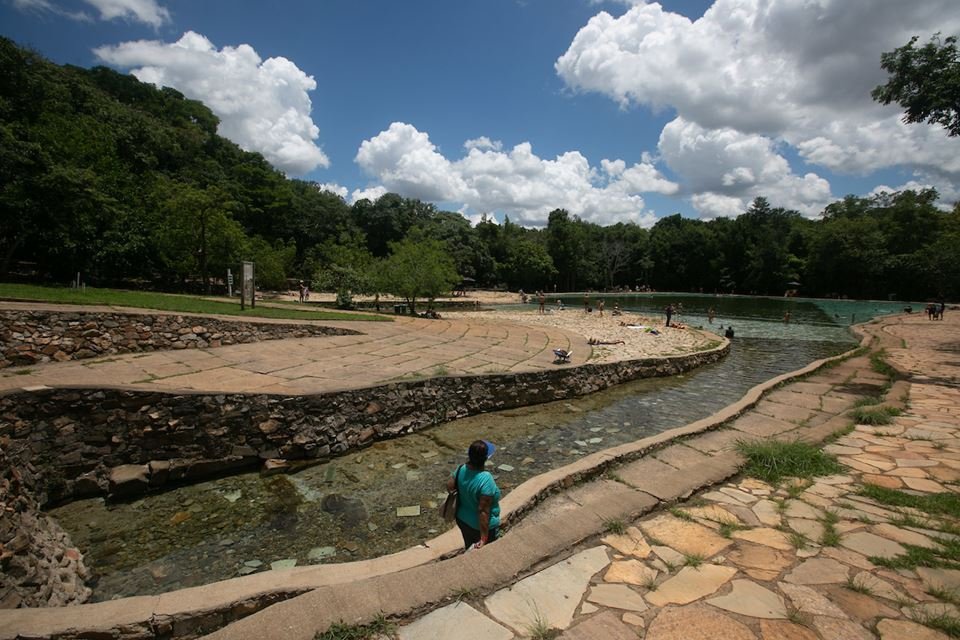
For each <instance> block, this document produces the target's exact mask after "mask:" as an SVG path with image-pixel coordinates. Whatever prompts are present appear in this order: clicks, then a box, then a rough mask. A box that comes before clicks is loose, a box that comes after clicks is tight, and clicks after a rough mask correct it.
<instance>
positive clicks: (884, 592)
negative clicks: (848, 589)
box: [853, 571, 904, 602]
mask: <svg viewBox="0 0 960 640" xmlns="http://www.w3.org/2000/svg"><path fill="white" fill-rule="evenodd" d="M853 581H854V583H856V584H857V585H859V586H862V587H866V588H867V589H869V590H870V592H871V593H872V594H873V595H876V596H880V597H881V598H886V599H887V600H893V601H894V602H898V601H900V600H902V599H903V598H904V595H903V593H902V592H900V591H897V589H895V588H894V587H893V585H891V584H890V583H889V582H887V581H886V580H883V579H882V578H878V577H877V576H875V575H873V574H872V573H870V572H869V571H861V572H860V573H858V574H857V575H855V576H854V577H853Z"/></svg>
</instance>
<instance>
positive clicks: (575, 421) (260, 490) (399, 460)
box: [51, 294, 900, 600]
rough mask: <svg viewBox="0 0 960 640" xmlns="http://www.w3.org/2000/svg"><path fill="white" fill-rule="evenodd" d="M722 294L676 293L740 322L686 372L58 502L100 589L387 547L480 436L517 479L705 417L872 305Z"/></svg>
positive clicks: (634, 304)
mask: <svg viewBox="0 0 960 640" xmlns="http://www.w3.org/2000/svg"><path fill="white" fill-rule="evenodd" d="M665 298H667V296H665V295H663V294H660V295H655V296H649V295H647V296H642V297H639V298H637V300H636V301H633V300H630V301H627V300H626V299H623V300H622V303H621V304H622V305H623V306H624V307H625V308H628V309H637V310H643V311H645V312H648V313H652V312H659V310H660V309H661V308H662V306H664V305H665V304H666V303H667V302H666V300H665ZM725 300H726V299H725V298H714V297H712V296H669V301H672V302H677V301H683V303H684V308H685V311H684V314H683V317H682V319H683V320H684V321H685V322H687V323H688V324H691V325H696V324H703V325H704V326H705V327H707V328H710V327H711V325H709V323H708V322H707V319H706V315H705V312H706V309H707V308H708V306H714V307H715V308H716V309H717V312H718V316H717V318H716V320H715V321H714V325H712V326H714V327H716V328H717V330H718V332H719V326H720V325H721V324H723V325H727V324H734V326H735V328H736V331H737V338H736V339H735V340H734V344H733V348H732V349H731V352H730V355H729V356H728V357H727V358H725V359H724V360H723V361H721V362H718V363H716V364H713V365H708V366H706V367H703V368H701V369H698V370H695V371H693V372H690V373H688V374H686V375H683V376H677V377H673V378H660V379H651V380H642V381H637V382H632V383H628V384H625V385H621V386H619V387H616V388H614V389H610V390H608V391H604V392H600V393H597V394H593V395H591V396H588V397H584V398H579V399H576V400H573V401H564V402H557V403H551V404H547V405H539V406H534V407H526V408H522V409H515V410H511V411H504V412H498V413H491V414H485V415H480V416H474V417H471V418H466V419H462V420H458V421H455V422H450V423H445V424H442V425H438V426H436V427H433V428H430V429H427V430H424V431H421V432H419V433H416V434H412V435H408V436H404V437H402V438H398V439H396V440H390V441H385V442H380V443H376V444H374V445H373V446H371V447H370V448H368V449H365V450H362V451H357V452H353V453H350V454H348V455H345V456H343V457H340V458H337V459H334V460H332V461H330V462H327V463H324V464H320V465H316V466H312V467H308V468H306V469H303V470H302V471H300V472H299V473H295V474H290V475H278V476H271V477H262V476H261V475H260V474H259V473H246V474H241V475H236V476H231V477H227V478H221V479H218V480H213V481H209V482H204V483H200V484H196V485H192V486H186V487H180V488H176V489H173V490H170V491H167V492H164V493H158V494H154V495H151V496H148V497H146V498H144V499H142V500H138V501H136V502H132V503H117V504H111V503H106V502H105V501H104V500H102V499H92V500H83V501H78V502H74V503H72V504H68V505H65V506H63V507H59V508H57V509H54V510H52V512H51V513H52V515H53V516H54V517H55V518H57V519H58V520H59V521H60V523H61V524H62V525H63V526H64V528H65V529H67V530H68V531H69V532H70V534H71V536H72V537H73V540H74V543H75V544H77V545H78V546H79V547H80V549H81V550H82V551H83V552H84V553H85V554H86V560H87V563H88V565H89V566H90V567H91V569H92V570H93V571H94V573H95V574H96V575H97V584H96V587H95V590H94V597H95V598H96V599H100V600H103V599H110V598H114V597H120V596H128V595H141V594H148V593H158V592H163V591H168V590H172V589H177V588H182V587H187V586H193V585H197V584H203V583H208V582H213V581H216V580H220V579H225V578H229V577H234V576H237V575H244V574H248V573H253V572H256V571H263V570H269V569H270V568H271V565H273V566H274V567H277V568H280V567H283V566H289V565H290V564H291V563H293V562H294V561H295V562H296V563H297V564H298V565H303V564H309V563H315V562H344V561H349V560H355V559H361V558H369V557H375V556H379V555H384V554H387V553H392V552H395V551H399V550H401V549H404V548H407V547H409V546H412V545H415V544H418V543H420V542H422V541H423V540H424V539H427V538H430V537H432V536H433V535H436V534H437V533H439V532H440V531H442V530H443V528H444V527H443V523H442V522H441V521H440V520H439V518H437V517H436V516H435V515H434V507H435V505H436V503H437V502H439V500H440V499H441V496H442V484H443V481H444V479H445V477H446V475H447V474H448V473H449V471H450V469H452V468H453V467H454V466H455V465H456V464H458V463H460V462H462V459H463V457H464V451H465V449H466V447H467V445H468V444H469V442H470V441H472V440H474V439H476V438H478V437H483V438H487V439H490V440H493V441H495V442H496V443H497V444H498V446H499V450H498V452H497V456H496V458H495V459H494V460H493V462H494V463H495V468H494V473H495V474H496V475H497V481H498V483H499V484H500V486H501V487H502V489H503V490H504V492H508V491H509V490H510V489H511V488H512V487H514V486H516V485H518V484H519V483H521V482H523V481H524V480H526V479H528V478H530V477H532V476H535V475H537V474H540V473H543V472H544V471H547V470H549V469H552V468H556V467H559V466H562V465H564V464H567V463H569V462H571V461H573V460H575V459H576V458H577V457H579V456H582V455H585V454H587V453H592V452H594V451H598V450H602V449H605V448H608V447H611V446H615V445H617V444H622V443H624V442H629V441H633V440H636V439H638V438H642V437H645V436H647V435H650V434H653V433H656V432H659V431H663V430H665V429H670V428H673V427H677V426H681V425H683V424H687V423H689V422H691V421H693V420H696V419H699V418H702V417H705V416H707V415H709V414H711V413H713V412H714V411H716V410H718V409H720V408H722V407H723V406H726V405H727V404H729V403H731V402H733V401H734V400H736V399H738V398H740V397H741V396H742V395H743V393H744V392H745V391H746V390H747V389H749V388H750V387H752V386H753V385H755V384H757V383H759V382H762V381H764V380H767V379H769V378H771V377H773V376H775V375H779V374H780V373H785V372H788V371H793V370H795V369H798V368H800V367H801V366H803V365H804V364H806V363H808V362H810V361H812V360H815V359H818V358H822V357H825V356H829V355H834V354H837V353H841V352H843V351H845V350H847V349H849V348H850V347H851V346H852V344H853V338H852V336H851V335H850V333H849V331H848V328H847V325H848V324H849V318H848V317H847V313H850V314H857V317H858V319H865V318H866V317H867V316H868V315H874V313H871V311H870V307H868V306H864V303H852V304H847V303H846V302H845V301H836V302H838V303H842V304H840V306H838V307H837V311H833V312H831V310H830V309H831V308H830V307H827V308H826V309H824V307H822V306H820V305H818V304H816V303H806V304H803V305H797V304H796V301H795V300H789V301H787V302H786V303H785V304H791V305H792V307H791V308H792V309H793V311H792V312H791V315H792V322H791V323H790V324H789V325H787V324H784V323H783V322H782V316H783V308H784V305H780V304H775V303H776V302H777V300H776V299H747V300H755V301H757V303H756V304H754V305H750V304H745V303H744V300H743V299H738V300H737V301H736V304H729V305H728V304H721V302H723V301H725ZM710 301H716V302H717V304H715V305H709V302H710ZM899 304H900V303H891V308H890V310H891V311H895V310H899V306H897V305H899ZM704 305H708V306H704ZM857 305H860V306H857ZM876 308H877V309H879V307H876ZM700 311H702V312H703V315H700V313H699V312H700ZM841 312H842V313H841ZM860 314H863V316H862V317H861V316H860ZM405 507H419V509H420V515H419V516H416V515H410V516H400V515H398V511H397V510H398V508H405ZM410 511H411V512H414V511H416V509H411V510H410Z"/></svg>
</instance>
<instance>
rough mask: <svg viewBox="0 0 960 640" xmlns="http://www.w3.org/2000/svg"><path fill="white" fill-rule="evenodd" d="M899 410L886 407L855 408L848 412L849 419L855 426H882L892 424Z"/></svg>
mask: <svg viewBox="0 0 960 640" xmlns="http://www.w3.org/2000/svg"><path fill="white" fill-rule="evenodd" d="M900 413H901V411H900V409H897V408H896V407H888V406H886V405H876V406H871V407H867V406H863V407H856V408H854V409H853V410H852V411H851V412H850V417H851V418H853V420H855V421H856V423H857V424H869V425H875V426H876V425H884V424H890V423H891V422H893V418H894V416H898V415H900Z"/></svg>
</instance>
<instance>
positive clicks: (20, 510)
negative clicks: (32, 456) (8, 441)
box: [0, 448, 90, 609]
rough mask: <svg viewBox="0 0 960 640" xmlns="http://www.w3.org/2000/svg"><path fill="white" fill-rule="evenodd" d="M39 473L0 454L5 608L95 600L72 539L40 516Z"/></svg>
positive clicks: (0, 568) (1, 597) (0, 577)
mask: <svg viewBox="0 0 960 640" xmlns="http://www.w3.org/2000/svg"><path fill="white" fill-rule="evenodd" d="M37 480H38V478H37V474H36V469H34V468H33V467H32V465H29V464H26V465H14V464H11V461H10V460H9V459H8V458H7V453H6V451H4V449H3V448H0V608H2V609H12V608H16V607H21V606H22V607H47V606H49V607H57V606H63V605H69V604H79V603H82V602H84V601H86V599H87V598H88V597H89V596H90V589H89V588H88V587H86V586H85V585H84V580H85V579H86V578H87V576H88V573H87V568H86V567H85V566H84V564H83V557H82V555H81V554H80V552H79V551H78V550H77V549H75V548H73V545H72V543H71V542H70V538H69V536H68V535H67V533H66V532H65V531H64V530H63V529H61V528H60V525H58V524H57V522H56V521H55V520H54V519H53V518H51V517H49V516H47V515H45V514H43V513H42V512H41V511H40V504H39V502H38V500H37V497H36V493H37V491H36V489H37V486H36V485H37Z"/></svg>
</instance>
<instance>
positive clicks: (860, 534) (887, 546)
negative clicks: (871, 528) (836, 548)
mask: <svg viewBox="0 0 960 640" xmlns="http://www.w3.org/2000/svg"><path fill="white" fill-rule="evenodd" d="M840 544H841V545H842V546H844V547H846V548H847V549H850V550H851V551H856V552H857V553H859V554H862V555H864V556H866V557H868V558H869V557H871V556H877V557H879V558H894V557H896V556H899V555H902V554H904V553H906V552H907V550H906V549H904V548H903V546H901V545H900V544H899V543H897V542H894V541H892V540H887V539H886V538H881V537H880V536H878V535H874V534H872V533H868V532H866V531H855V532H854V533H850V534H847V535H846V536H844V537H843V539H842V540H840Z"/></svg>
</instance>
